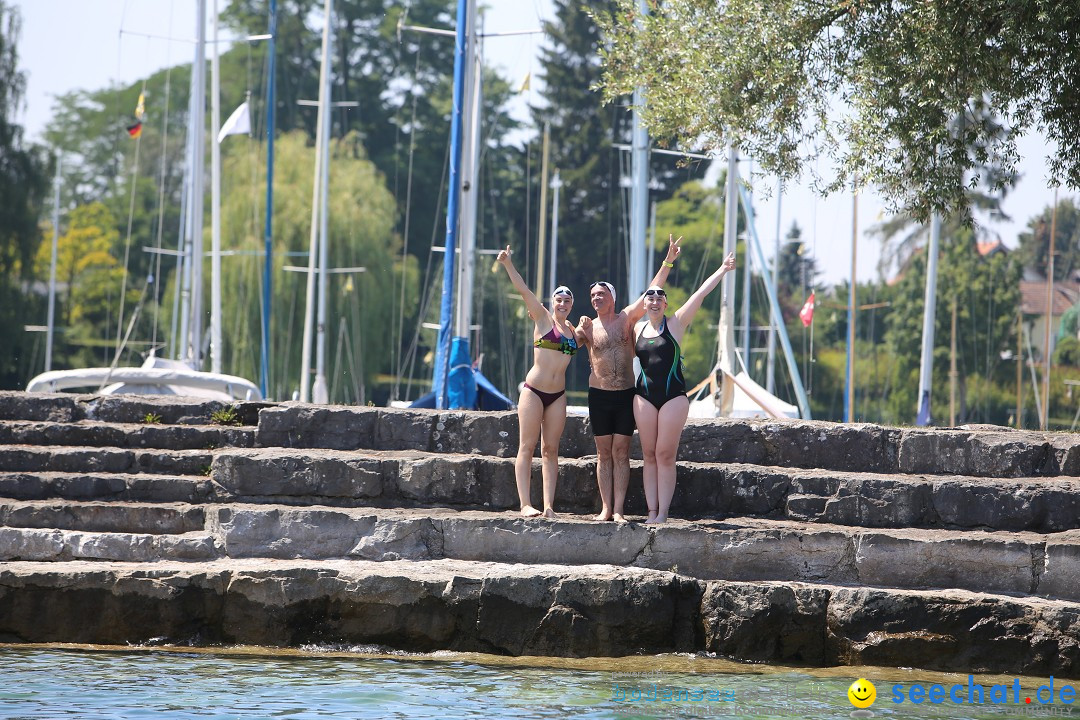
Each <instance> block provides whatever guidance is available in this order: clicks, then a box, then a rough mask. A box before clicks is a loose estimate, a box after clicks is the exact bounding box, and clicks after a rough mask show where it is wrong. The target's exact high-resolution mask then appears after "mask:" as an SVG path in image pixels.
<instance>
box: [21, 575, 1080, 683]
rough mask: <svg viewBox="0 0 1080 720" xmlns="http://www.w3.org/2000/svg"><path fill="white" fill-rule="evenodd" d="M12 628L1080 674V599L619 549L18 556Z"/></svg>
mask: <svg viewBox="0 0 1080 720" xmlns="http://www.w3.org/2000/svg"><path fill="white" fill-rule="evenodd" d="M0 642H18V643H42V642H74V643H94V644H114V645H124V644H162V643H172V644H178V645H187V644H194V645H221V644H240V645H262V646H269V647H283V646H284V647H298V646H302V645H309V644H324V645H335V646H336V645H372V644H374V645H379V646H384V647H388V648H395V649H403V650H412V651H433V650H456V651H473V652H487V653H497V654H508V655H555V656H570V657H575V656H618V655H629V654H639V653H645V654H651V653H660V652H700V651H705V652H710V653H715V654H717V655H720V656H724V657H729V658H733V659H737V660H743V661H751V662H771V663H786V664H794V663H798V664H810V665H815V666H828V665H846V664H851V665H886V666H906V667H916V668H924V669H928V670H934V671H942V672H964V673H968V672H977V673H1007V674H1009V675H1016V674H1023V675H1036V676H1047V675H1053V676H1054V677H1058V678H1077V677H1080V604H1077V603H1070V602H1062V601H1049V600H1040V599H1037V598H1010V597H1004V596H1000V595H989V594H984V593H971V592H965V591H961V590H946V591H926V590H884V589H873V588H848V587H842V586H837V585H830V584H808V583H798V582H752V583H749V582H728V581H696V580H691V579H688V578H683V577H679V576H677V575H675V574H672V573H668V572H660V571H653V570H642V569H637V568H619V567H612V566H605V565H587V566H580V567H561V566H558V565H549V564H544V565H531V566H525V565H506V564H499V563H487V562H464V561H456V560H438V561H429V562H410V561H404V560H403V561H395V562H367V561H362V560H361V561H350V560H328V561H322V562H310V561H309V562H304V561H283V560H229V561H209V562H187V563H175V562H174V563H158V564H157V565H155V566H153V567H138V566H132V565H124V564H118V563H109V562H85V561H76V562H70V563H65V564H63V565H58V564H55V563H34V562H12V563H7V564H5V565H3V566H0Z"/></svg>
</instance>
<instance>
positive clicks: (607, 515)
mask: <svg viewBox="0 0 1080 720" xmlns="http://www.w3.org/2000/svg"><path fill="white" fill-rule="evenodd" d="M610 519H611V513H609V512H607V511H606V510H605V511H604V512H602V513H600V514H599V515H594V516H593V520H596V521H597V522H605V521H607V520H610Z"/></svg>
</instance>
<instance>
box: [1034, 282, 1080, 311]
mask: <svg viewBox="0 0 1080 720" xmlns="http://www.w3.org/2000/svg"><path fill="white" fill-rule="evenodd" d="M1077 300H1080V284H1077V283H1075V282H1068V281H1058V282H1055V283H1054V303H1053V308H1052V311H1051V312H1052V313H1053V314H1054V315H1061V314H1062V313H1064V312H1065V311H1066V310H1068V309H1069V308H1071V307H1072V306H1073V305H1075V304H1076V302H1077ZM1020 310H1021V312H1023V313H1024V314H1025V315H1046V281H1037V282H1032V281H1030V280H1021V281H1020Z"/></svg>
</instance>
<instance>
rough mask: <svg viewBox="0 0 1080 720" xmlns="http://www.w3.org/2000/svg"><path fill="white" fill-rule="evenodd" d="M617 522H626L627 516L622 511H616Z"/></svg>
mask: <svg viewBox="0 0 1080 720" xmlns="http://www.w3.org/2000/svg"><path fill="white" fill-rule="evenodd" d="M615 522H617V523H624V522H626V518H624V517H623V516H622V513H615Z"/></svg>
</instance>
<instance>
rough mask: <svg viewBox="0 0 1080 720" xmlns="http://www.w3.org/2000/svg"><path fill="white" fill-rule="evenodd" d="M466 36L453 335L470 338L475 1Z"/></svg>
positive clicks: (477, 87) (475, 173) (476, 112)
mask: <svg viewBox="0 0 1080 720" xmlns="http://www.w3.org/2000/svg"><path fill="white" fill-rule="evenodd" d="M469 4H470V6H471V7H470V8H469V30H468V32H469V38H468V46H467V49H466V55H467V58H468V64H467V66H466V68H465V97H466V98H467V99H468V105H467V107H468V115H467V119H466V120H465V122H464V123H463V125H464V126H465V127H464V128H463V131H464V136H463V137H462V146H461V225H460V240H461V252H459V253H458V257H457V262H458V284H457V313H456V315H455V319H454V335H455V337H458V338H465V340H466V341H468V339H469V330H470V328H471V326H472V314H473V313H472V310H473V302H472V299H473V277H474V275H475V273H476V205H477V199H478V183H479V180H480V172H479V162H480V97H481V94H482V93H481V89H482V77H481V57H480V43H479V36H478V34H477V29H476V4H475V0H470V3H469Z"/></svg>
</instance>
